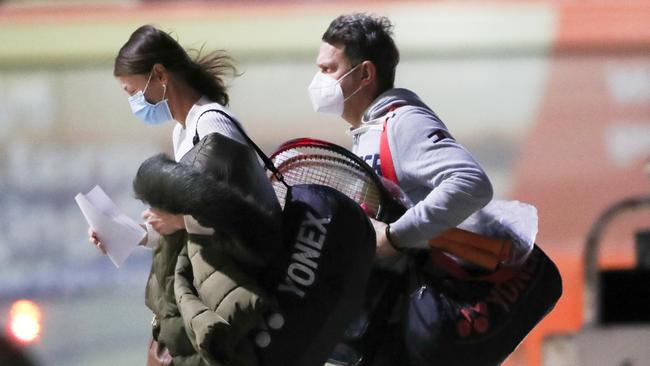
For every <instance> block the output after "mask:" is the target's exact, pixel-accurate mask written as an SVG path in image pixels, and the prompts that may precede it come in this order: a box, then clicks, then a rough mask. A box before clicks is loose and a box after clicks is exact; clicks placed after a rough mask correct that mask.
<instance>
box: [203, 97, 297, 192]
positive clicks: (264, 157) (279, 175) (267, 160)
mask: <svg viewBox="0 0 650 366" xmlns="http://www.w3.org/2000/svg"><path fill="white" fill-rule="evenodd" d="M208 112H217V113H219V114H221V115H223V116H224V117H226V118H228V120H230V121H231V122H232V124H233V125H234V126H235V128H236V129H237V131H239V133H240V134H241V135H242V136H243V137H244V139H245V140H246V142H247V143H248V145H249V146H250V147H252V148H253V149H254V150H255V152H256V153H257V155H258V156H259V157H260V159H262V162H263V163H264V166H265V167H266V169H268V170H270V171H271V173H273V176H275V178H277V180H279V181H280V182H282V184H284V185H285V186H286V187H287V188H289V185H288V184H287V183H286V182H285V181H284V177H283V176H282V173H280V171H278V169H277V168H276V167H275V165H273V161H271V159H270V158H269V157H268V156H267V155H266V154H265V153H264V151H262V149H260V147H259V146H257V144H256V143H255V142H253V140H252V139H251V138H250V137H249V136H248V135H247V134H246V132H244V129H243V128H242V127H241V126H240V125H239V122H237V120H236V119H235V118H233V117H232V116H231V115H229V114H228V113H226V112H224V111H222V110H220V109H208V110H206V111H203V113H201V114H200V115H199V118H197V120H196V131H195V133H194V139H193V140H192V142H193V143H194V145H196V144H197V143H198V142H199V141H200V139H199V121H200V120H201V117H203V115H204V114H206V113H208Z"/></svg>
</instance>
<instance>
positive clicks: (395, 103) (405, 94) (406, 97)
mask: <svg viewBox="0 0 650 366" xmlns="http://www.w3.org/2000/svg"><path fill="white" fill-rule="evenodd" d="M405 105H409V106H414V107H422V108H426V109H428V110H431V108H429V107H428V106H427V105H426V104H424V103H423V102H422V100H420V97H418V96H417V95H416V94H415V93H413V92H412V91H410V90H407V89H401V88H394V89H389V90H386V91H385V92H383V93H382V94H380V95H379V96H378V97H377V99H375V101H374V102H373V103H372V104H371V105H370V106H369V107H368V109H366V111H365V113H364V114H363V117H362V118H361V123H366V122H370V121H372V120H374V119H377V118H380V117H382V116H384V115H386V113H388V112H389V111H390V110H391V109H394V108H398V107H402V106H405Z"/></svg>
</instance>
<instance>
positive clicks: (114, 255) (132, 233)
mask: <svg viewBox="0 0 650 366" xmlns="http://www.w3.org/2000/svg"><path fill="white" fill-rule="evenodd" d="M74 199H75V201H76V202H77V205H79V209H81V212H82V213H83V215H84V217H85V218H86V221H87V222H88V225H90V227H91V228H93V229H94V230H95V231H96V232H97V236H98V237H99V239H100V240H101V242H102V244H103V245H104V248H105V249H106V254H108V257H109V258H110V259H111V261H112V262H113V264H115V267H118V268H119V267H120V265H121V264H122V263H124V261H125V260H126V258H127V257H128V256H129V255H130V254H131V252H133V249H135V248H136V247H137V246H138V243H140V241H141V240H142V238H144V236H145V235H146V233H147V232H146V231H145V230H144V229H143V228H142V227H141V226H140V225H138V223H137V222H135V221H133V220H132V219H131V218H130V217H128V216H126V215H125V214H123V213H122V212H120V210H119V209H118V208H117V206H115V203H113V201H112V200H111V199H110V198H109V197H108V195H106V193H105V192H104V190H102V188H101V187H100V186H95V188H93V189H92V190H91V191H90V192H88V193H87V194H85V195H84V194H81V193H79V194H77V195H76V196H75V198H74Z"/></svg>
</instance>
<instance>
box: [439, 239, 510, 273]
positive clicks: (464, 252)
mask: <svg viewBox="0 0 650 366" xmlns="http://www.w3.org/2000/svg"><path fill="white" fill-rule="evenodd" d="M429 245H430V246H431V247H433V248H437V249H440V250H442V251H444V252H447V253H449V254H453V255H455V256H456V257H458V258H461V259H463V260H466V261H468V262H470V263H473V264H475V265H477V266H480V267H482V268H485V269H489V270H494V269H496V267H497V265H498V264H499V262H500V261H501V260H500V259H499V257H498V256H497V255H495V254H494V253H490V252H488V251H485V250H482V249H480V248H477V247H476V246H472V245H469V244H467V243H463V242H457V241H452V240H449V239H447V238H445V237H442V236H437V237H435V238H433V239H431V240H430V241H429Z"/></svg>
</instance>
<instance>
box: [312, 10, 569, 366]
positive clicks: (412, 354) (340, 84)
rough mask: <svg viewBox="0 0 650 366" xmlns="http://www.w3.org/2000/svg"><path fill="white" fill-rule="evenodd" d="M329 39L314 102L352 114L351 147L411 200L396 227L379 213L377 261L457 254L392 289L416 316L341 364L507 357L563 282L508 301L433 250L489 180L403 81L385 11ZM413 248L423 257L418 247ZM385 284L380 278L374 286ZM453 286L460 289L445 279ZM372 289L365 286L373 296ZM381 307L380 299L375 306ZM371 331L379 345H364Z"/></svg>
mask: <svg viewBox="0 0 650 366" xmlns="http://www.w3.org/2000/svg"><path fill="white" fill-rule="evenodd" d="M322 41H323V42H322V43H321V45H320V49H319V52H318V56H317V59H316V63H317V66H318V68H319V71H318V72H317V74H316V75H315V76H314V78H313V80H312V82H311V84H310V85H309V87H308V92H309V96H310V98H311V102H312V105H313V107H314V110H316V111H318V112H325V113H333V114H336V115H339V116H341V117H342V118H343V119H344V120H345V121H346V122H348V123H349V124H350V131H349V132H350V134H351V135H352V138H353V141H352V150H353V152H354V153H355V154H357V155H358V156H360V157H361V158H362V159H364V160H365V161H366V162H368V163H369V165H371V166H372V167H373V168H374V169H375V170H376V171H377V173H378V174H380V175H383V176H384V178H387V179H390V180H392V181H394V182H395V183H397V184H398V185H399V186H400V188H401V189H402V190H403V191H404V192H405V194H406V195H407V196H408V197H409V198H410V200H411V201H412V202H413V203H414V205H413V206H412V207H411V208H409V209H408V210H406V212H405V213H404V214H403V215H402V216H401V217H400V218H398V219H397V220H396V221H395V222H393V223H390V225H387V224H385V223H382V222H378V221H376V220H372V221H373V224H374V226H375V231H376V237H377V249H376V256H377V258H378V259H381V260H383V261H384V262H386V259H391V258H405V259H410V262H411V263H412V264H415V263H423V262H422V261H419V260H420V259H421V258H422V257H420V256H419V254H421V253H423V252H424V253H427V256H426V257H425V258H427V259H426V260H431V259H430V258H434V257H435V258H439V259H440V258H442V259H440V261H441V262H440V263H442V262H444V263H446V264H448V263H450V262H451V264H449V266H438V264H439V263H436V265H435V266H436V269H435V271H436V273H435V275H434V276H433V277H432V279H431V280H429V279H427V281H428V282H420V281H421V280H420V279H415V280H413V281H411V282H410V283H409V284H407V283H405V282H400V285H397V288H399V287H400V286H401V287H402V290H401V291H400V290H397V291H396V292H394V293H393V295H392V297H393V298H396V297H398V296H399V295H400V293H401V294H403V295H405V296H404V298H405V299H407V300H406V301H405V302H404V303H402V305H403V306H405V307H407V309H408V311H406V310H405V309H404V308H402V309H401V311H400V310H399V308H397V309H398V310H396V311H393V312H392V314H393V315H394V314H407V315H405V316H404V318H405V319H402V320H399V321H396V322H394V323H393V324H392V325H388V326H384V327H383V328H382V326H379V328H375V329H380V330H379V333H383V334H379V335H377V334H374V335H373V334H369V335H367V337H366V336H365V335H364V337H366V338H360V339H355V338H354V337H350V339H346V340H345V342H344V343H342V344H339V346H337V348H336V349H335V352H334V354H333V355H332V360H333V362H334V361H335V362H334V363H336V364H339V365H352V364H355V365H359V364H361V365H363V366H367V365H373V366H377V365H382V366H383V365H410V366H427V365H434V364H435V365H480V366H491V365H498V364H500V363H501V362H503V361H504V359H505V358H506V357H507V356H508V355H509V354H510V353H511V352H512V351H513V350H514V348H515V347H516V346H517V345H518V344H519V342H520V341H521V340H522V339H523V338H524V337H525V335H526V334H527V333H528V331H529V330H530V329H531V328H532V327H533V326H534V325H535V324H536V323H537V322H538V321H539V320H541V318H543V316H544V315H545V314H546V313H547V312H548V311H550V309H551V308H552V306H553V304H554V303H555V301H557V298H558V297H559V294H558V293H557V291H555V290H556V289H557V287H554V288H553V291H555V292H554V293H553V294H552V295H548V296H547V298H545V300H544V302H543V304H542V302H541V301H538V299H540V298H544V296H546V295H547V294H546V293H544V294H543V295H539V296H536V295H535V294H534V295H530V294H529V295H527V296H526V297H525V296H523V295H522V296H519V298H521V299H524V300H513V301H516V302H517V303H516V304H514V303H510V304H508V306H505V307H501V306H498V305H500V304H496V305H495V303H494V301H493V302H490V301H492V300H490V299H486V296H487V295H486V294H492V293H493V292H490V291H493V289H494V288H495V285H494V283H490V282H486V281H473V280H472V281H465V280H464V279H460V278H459V277H458V276H457V275H456V273H455V272H454V271H453V270H455V269H456V268H457V267H462V269H463V270H468V271H469V270H476V268H468V267H466V265H467V263H464V262H462V261H460V260H458V258H455V257H450V256H449V255H447V254H446V253H444V252H440V253H438V252H437V251H436V250H433V249H431V248H429V246H428V244H427V242H428V241H429V239H431V238H434V237H436V236H437V235H439V234H441V233H442V232H443V231H446V230H448V229H450V228H454V227H456V226H457V225H459V224H460V223H461V222H463V221H464V220H465V219H467V218H468V217H469V216H470V215H472V214H474V213H475V212H477V211H479V210H481V209H482V208H483V207H484V206H485V205H486V204H488V202H490V201H491V199H492V194H493V193H492V185H491V183H490V180H489V179H488V177H487V175H486V174H485V172H484V170H483V169H482V168H481V166H480V165H479V164H478V162H477V161H476V160H475V159H474V158H473V157H472V155H471V154H470V153H469V151H468V150H467V149H465V148H464V147H463V146H461V145H460V144H459V143H458V142H457V141H456V140H455V139H454V138H453V137H452V135H451V133H450V132H449V129H448V128H447V126H446V125H445V124H444V123H443V122H442V121H441V119H440V118H439V117H438V115H436V113H435V112H433V110H432V109H431V108H429V107H428V106H427V105H426V104H424V103H423V102H422V101H421V100H420V98H419V97H418V96H417V95H416V94H415V93H413V92H412V91H410V90H407V89H403V88H395V87H394V80H395V69H396V66H397V63H398V62H399V52H398V50H397V47H396V46H395V43H394V41H393V38H392V24H391V23H390V21H389V20H388V19H387V18H385V17H373V16H369V15H366V14H350V15H342V16H339V17H337V18H336V19H334V20H333V21H332V22H331V24H330V25H329V27H328V29H327V30H326V31H325V33H324V34H323V37H322ZM432 82H434V80H432ZM386 151H387V152H386ZM384 160H385V161H384ZM415 252H418V253H419V254H415V255H411V254H412V253H415ZM402 253H405V255H406V257H404V256H403V254H402ZM436 253H438V255H436ZM418 261H419V262H418ZM380 262H381V261H380ZM387 262H388V263H391V261H390V260H389V261H387ZM392 262H393V263H394V262H395V261H392ZM413 268H414V267H413ZM380 272H381V270H377V273H380ZM477 272H478V271H475V272H472V274H475V273H477ZM414 273H418V274H420V273H421V272H414ZM549 273H550V271H549ZM481 275H484V273H482V274H481ZM414 277H417V276H414ZM558 277H559V275H558ZM412 279H413V278H412ZM381 280H382V279H381V278H379V277H375V281H374V282H379V281H381ZM371 282H373V280H372V279H371ZM450 283H452V284H454V286H452V287H446V286H449V285H448V284H450ZM414 285H415V287H412V286H414ZM420 286H422V287H420ZM393 290H394V289H392V290H391V291H393ZM414 290H415V292H414ZM373 291H374V290H373V289H372V287H371V288H369V289H368V293H369V294H370V295H369V298H370V297H372V296H373ZM418 291H419V292H418ZM559 291H560V292H561V289H560V290H559ZM411 293H415V294H414V295H411ZM409 295H411V296H410V299H411V300H408V299H409ZM554 296H555V297H554ZM389 297H390V296H389ZM488 297H489V296H488ZM384 298H385V296H384ZM414 298H415V299H416V300H413V299H414ZM531 299H532V300H531ZM547 300H548V301H547ZM382 301H383V300H382ZM371 302H372V301H370V302H369V303H371ZM391 306H392V305H391ZM504 308H505V310H504ZM373 309H376V307H374V308H370V310H369V312H370V311H374V310H373ZM389 314H391V313H390V312H389V313H386V316H385V317H386V318H388V317H389ZM368 316H370V317H371V318H372V316H373V315H372V314H370V315H368ZM375 321H380V322H381V321H383V319H375ZM360 324H363V320H362V321H361V322H360ZM369 324H370V325H369V327H368V323H366V325H365V326H363V325H362V326H359V324H354V325H353V327H351V329H350V330H351V331H350V332H349V333H351V334H354V333H355V331H356V332H357V333H358V334H361V333H362V332H364V331H365V332H366V333H372V332H371V331H368V330H363V329H371V328H372V327H373V324H372V322H370V323H369ZM375 326H376V324H375ZM364 327H365V328H364ZM375 333H377V331H375ZM366 339H371V340H370V341H369V342H374V343H371V344H369V343H366ZM375 352H376V353H375Z"/></svg>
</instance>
